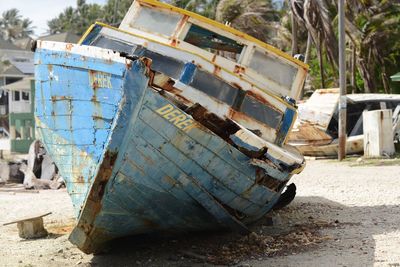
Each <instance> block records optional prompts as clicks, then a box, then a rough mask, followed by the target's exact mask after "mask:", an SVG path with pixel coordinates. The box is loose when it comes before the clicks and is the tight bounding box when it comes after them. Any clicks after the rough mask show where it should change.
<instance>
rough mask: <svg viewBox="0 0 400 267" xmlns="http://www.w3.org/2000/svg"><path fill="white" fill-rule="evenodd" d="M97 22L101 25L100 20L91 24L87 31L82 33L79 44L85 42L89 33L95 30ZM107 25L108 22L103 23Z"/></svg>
mask: <svg viewBox="0 0 400 267" xmlns="http://www.w3.org/2000/svg"><path fill="white" fill-rule="evenodd" d="M96 24H99V25H100V23H99V22H95V24H92V25H90V27H89V28H88V29H87V30H86V31H85V33H84V34H83V35H82V37H81V39H79V41H78V44H81V43H82V42H83V40H85V39H86V37H87V36H88V35H89V33H90V32H91V31H92V30H93V28H94V26H96ZM105 25H106V24H104V25H101V26H105Z"/></svg>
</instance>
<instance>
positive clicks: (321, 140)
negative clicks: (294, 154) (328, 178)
mask: <svg viewBox="0 0 400 267" xmlns="http://www.w3.org/2000/svg"><path fill="white" fill-rule="evenodd" d="M346 98H347V118H346V120H347V126H346V128H347V141H346V154H348V155H351V154H362V153H363V151H364V134H363V115H362V113H363V112H364V111H371V110H379V109H391V110H392V111H394V112H393V122H394V132H395V133H396V131H398V128H399V126H398V116H399V114H398V113H399V111H400V95H389V94H349V95H347V96H346ZM338 103H339V89H337V88H334V89H319V90H316V91H315V92H314V93H313V94H312V96H311V97H310V99H308V100H307V101H305V102H304V103H300V104H299V108H298V112H299V116H298V118H297V120H296V123H295V125H294V127H293V129H292V131H291V133H290V134H289V141H288V142H289V144H291V145H293V146H295V147H296V148H297V149H298V150H300V152H301V153H302V154H303V155H305V156H322V157H326V156H327V157H331V156H337V153H338V142H339V140H338V129H339V128H338V127H339V126H338V121H339V119H338V116H339V113H338V112H339V111H338ZM394 138H398V134H397V136H396V135H395V137H394Z"/></svg>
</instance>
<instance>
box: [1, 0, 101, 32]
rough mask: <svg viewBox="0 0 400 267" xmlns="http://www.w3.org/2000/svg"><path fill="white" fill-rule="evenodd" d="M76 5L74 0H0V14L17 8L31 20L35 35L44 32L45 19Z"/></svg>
mask: <svg viewBox="0 0 400 267" xmlns="http://www.w3.org/2000/svg"><path fill="white" fill-rule="evenodd" d="M86 2H87V3H97V4H101V5H103V4H105V3H106V2H107V0H86ZM69 6H73V7H76V0H0V15H1V14H3V12H4V11H6V10H8V9H11V8H17V9H18V10H19V11H20V14H21V15H22V16H23V17H24V18H26V17H28V18H29V19H30V20H32V22H33V23H32V25H33V26H35V27H36V28H35V29H34V31H35V35H36V36H40V35H44V34H46V32H47V30H48V28H47V21H48V20H51V19H52V18H54V17H56V16H57V15H58V14H60V13H61V12H62V11H63V10H64V9H65V8H66V7H69Z"/></svg>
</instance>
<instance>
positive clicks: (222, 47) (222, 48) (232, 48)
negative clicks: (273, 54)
mask: <svg viewBox="0 0 400 267" xmlns="http://www.w3.org/2000/svg"><path fill="white" fill-rule="evenodd" d="M184 41H185V42H187V43H189V44H192V45H194V46H197V47H199V48H202V49H204V50H207V51H209V52H211V53H214V54H217V55H219V56H222V57H225V58H228V59H231V60H234V61H235V62H237V61H239V57H240V54H241V53H242V50H243V47H244V45H242V44H239V43H238V42H236V41H235V40H232V39H229V38H227V37H225V36H222V35H219V34H217V33H215V32H212V31H210V30H207V29H204V28H202V27H200V26H197V25H194V24H192V25H191V26H190V28H189V32H188V33H187V35H186V37H185V39H184Z"/></svg>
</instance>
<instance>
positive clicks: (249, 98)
mask: <svg viewBox="0 0 400 267" xmlns="http://www.w3.org/2000/svg"><path fill="white" fill-rule="evenodd" d="M185 16H188V15H185ZM193 16H194V15H193ZM196 16H197V15H196ZM185 20H186V21H188V18H186V19H185ZM100 26H101V25H99V24H98V27H97V28H96V27H92V30H93V29H95V31H88V34H87V35H86V36H85V37H84V38H83V41H82V42H81V43H82V44H78V45H73V44H67V43H57V42H45V41H38V42H37V43H36V48H35V50H36V53H35V78H36V88H37V94H36V96H35V98H36V99H35V101H36V110H35V118H36V123H37V132H38V136H39V137H40V138H41V140H42V142H43V143H44V146H45V147H46V150H47V151H48V152H49V154H50V155H51V157H52V158H53V159H54V161H55V162H56V164H57V166H58V168H59V171H60V173H61V174H62V176H63V178H64V179H65V182H66V185H67V190H68V193H69V194H70V196H71V199H72V202H73V205H74V209H75V213H76V217H77V219H78V223H77V225H76V227H75V228H74V230H73V232H72V233H71V236H70V240H71V242H72V243H74V244H76V245H77V246H78V247H79V248H80V249H81V250H82V251H84V252H86V253H91V252H95V251H98V250H99V249H101V247H102V246H103V245H104V244H105V243H106V242H107V241H109V240H112V239H114V238H117V237H121V236H126V235H134V234H140V233H148V232H154V231H195V230H206V229H215V228H221V227H223V228H230V229H232V230H236V231H239V232H247V231H248V230H247V227H246V226H245V225H246V224H248V223H251V222H254V221H256V220H257V219H259V218H261V217H262V216H263V215H264V214H265V213H266V212H268V211H269V210H271V209H272V208H274V207H276V205H277V203H278V205H282V203H285V202H286V203H287V202H290V200H291V199H292V197H293V194H292V195H287V197H288V199H285V198H284V197H283V198H282V196H285V195H284V194H283V195H282V191H283V190H284V188H285V186H286V184H287V182H288V180H289V179H290V177H291V176H292V175H293V174H296V173H299V172H300V171H301V170H302V169H303V168H304V165H305V162H304V158H303V156H302V155H301V154H300V153H298V152H297V151H296V150H295V149H293V148H292V147H291V146H288V145H287V144H286V140H287V136H288V133H289V131H290V129H291V127H292V126H293V123H294V121H295V119H296V112H297V111H296V107H295V104H294V101H293V100H292V99H291V97H278V95H277V93H276V92H274V91H272V89H271V90H270V88H269V87H268V86H263V87H262V89H261V88H259V87H258V86H257V85H255V84H251V83H250V82H249V78H246V77H242V76H241V75H238V74H237V73H234V72H230V71H229V70H227V69H225V68H222V67H221V68H219V67H218V66H217V65H216V64H212V62H213V61H212V60H208V59H207V58H205V57H203V56H198V57H195V55H194V54H193V53H192V51H189V50H182V49H179V48H177V47H172V46H170V45H166V44H164V43H159V45H160V46H156V45H155V43H156V42H154V45H153V42H147V44H150V43H151V44H152V45H151V46H150V45H146V44H144V42H143V40H145V42H146V39H143V38H142V39H143V40H142V41H141V42H142V43H136V45H141V47H139V46H134V45H133V43H135V42H136V41H137V39H140V38H141V37H140V38H138V37H137V36H136V37H135V38H136V39H135V41H132V40H133V39H132V38H133V35H131V34H130V33H123V32H122V31H120V30H118V31H117V30H116V29H112V28H110V27H103V26H101V27H100ZM222 26H223V25H222ZM222 26H219V27H222ZM223 27H225V26H223ZM104 29H107V30H109V33H105V32H106V31H105V30H104ZM111 30H112V31H111ZM219 31H220V32H222V30H221V29H220V30H219ZM99 33H101V34H99ZM96 34H97V36H96ZM107 34H108V35H107ZM90 36H94V37H93V38H92V37H90ZM100 36H106V37H109V39H112V40H113V41H115V40H124V38H125V39H126V40H125V42H122V43H118V42H114V43H113V42H109V43H111V44H112V45H115V47H112V46H110V47H108V46H106V47H107V48H111V49H106V48H102V47H96V46H98V43H97V44H96V43H90V42H89V40H98V37H100ZM121 36H122V37H123V38H122V37H121ZM120 37H121V38H120ZM85 40H87V41H88V42H89V43H87V44H88V45H84V44H85ZM137 42H139V41H137ZM258 42H259V41H258ZM121 44H124V45H125V46H122V45H121ZM247 44H250V41H248V40H247ZM95 45H96V46H95ZM117 45H119V46H117ZM143 47H145V49H143ZM149 47H151V49H150V48H149ZM137 48H139V49H141V50H140V51H142V52H143V53H136V52H137V51H139V50H137ZM165 48H170V49H169V50H166V49H165ZM126 49H128V51H127V50H126ZM157 49H160V50H157ZM163 49H164V50H163ZM246 49H247V50H246V51H247V52H246V53H250V52H251V50H254V49H258V48H257V47H256V46H252V45H249V46H248V47H247V48H246ZM265 49H266V48H265ZM135 51H136V52H135ZM176 51H180V52H176ZM266 51H267V49H266ZM253 52H254V51H253ZM207 53H208V52H207ZM159 55H161V59H160V58H157V56H159ZM143 56H145V57H143ZM216 58H217V56H216ZM289 59H290V57H289V56H284V60H287V61H288V62H290V63H288V64H289V65H290V66H292V65H294V66H295V68H298V69H301V70H302V71H304V68H303V67H302V66H300V65H297V63H296V61H295V60H289ZM164 60H170V61H167V62H165V61H164ZM197 60H199V61H197ZM200 60H201V61H200ZM270 61H271V60H270ZM270 61H267V62H266V63H265V64H266V65H264V67H265V66H270V65H268V64H267V63H268V62H270ZM200 62H202V63H204V67H203V65H200ZM285 62H286V61H285ZM282 64H283V63H282V62H281V63H280V64H278V66H281V65H282ZM231 65H235V64H233V63H231ZM168 66H170V68H167V67H168ZM274 66H275V65H273V64H272V67H274ZM211 67H212V69H211ZM215 69H218V71H215ZM278 72H279V71H277V73H278ZM299 72H300V70H298V71H290V68H289V71H287V72H285V75H287V77H286V78H285V79H287V80H289V81H291V82H292V83H293V85H291V86H290V87H288V88H289V89H286V90H287V92H288V93H290V94H291V95H292V96H296V95H298V92H299V91H300V90H301V86H302V84H303V82H304V79H303V78H301V77H304V76H303V75H302V74H301V77H300V80H298V81H296V79H299V78H298V75H299ZM219 75H221V76H222V77H221V76H219ZM279 75H281V73H279ZM279 75H278V76H279ZM294 84H296V85H294ZM272 87H273V86H272ZM282 92H283V91H281V93H282ZM290 190H291V191H292V193H293V187H290Z"/></svg>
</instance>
